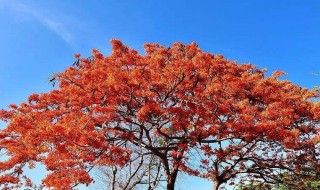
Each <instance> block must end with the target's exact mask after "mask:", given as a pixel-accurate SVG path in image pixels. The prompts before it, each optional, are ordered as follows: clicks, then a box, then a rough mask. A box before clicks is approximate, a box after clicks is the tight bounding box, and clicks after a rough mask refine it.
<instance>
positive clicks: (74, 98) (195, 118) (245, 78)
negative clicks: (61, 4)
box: [0, 40, 320, 190]
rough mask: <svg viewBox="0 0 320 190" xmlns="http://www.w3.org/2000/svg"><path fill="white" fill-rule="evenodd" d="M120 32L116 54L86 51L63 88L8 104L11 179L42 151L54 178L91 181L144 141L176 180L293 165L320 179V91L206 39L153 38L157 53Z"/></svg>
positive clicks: (5, 171)
mask: <svg viewBox="0 0 320 190" xmlns="http://www.w3.org/2000/svg"><path fill="white" fill-rule="evenodd" d="M111 43H112V45H113V49H112V54H111V55H110V56H107V57H105V56H103V55H102V54H101V53H99V52H98V51H97V50H93V57H92V58H89V59H86V58H80V55H78V54H77V55H76V58H77V61H76V62H75V65H74V66H71V67H69V68H68V69H66V70H65V71H64V72H61V73H58V74H56V75H55V76H54V77H53V79H52V81H57V82H58V83H59V88H58V89H56V90H52V91H50V92H48V93H43V94H33V95H31V96H30V97H29V99H28V101H27V102H25V103H22V104H21V105H20V106H17V105H10V110H2V111H1V112H0V118H1V119H2V120H3V121H5V122H7V126H6V128H4V129H3V130H1V132H0V138H1V140H0V148H1V150H2V151H3V152H5V154H6V155H7V159H6V160H5V161H2V162H0V171H1V176H0V183H1V184H2V185H3V187H15V188H16V187H19V186H21V185H22V184H21V183H22V182H23V181H24V180H23V178H22V174H23V169H24V167H25V166H27V165H29V166H30V167H32V166H33V165H34V163H35V162H39V163H42V164H44V165H45V166H46V169H47V170H48V171H49V174H48V175H47V176H45V178H44V179H43V184H44V185H45V186H46V187H53V188H55V189H70V188H72V187H75V186H76V185H78V184H87V185H89V184H90V183H92V181H93V179H92V177H91V176H90V175H89V171H90V170H91V169H92V168H94V167H101V166H102V167H104V166H109V167H111V168H114V170H112V171H115V168H119V167H120V168H122V167H124V168H128V167H129V168H130V163H131V161H132V160H133V159H134V158H135V157H134V155H135V153H134V151H136V150H139V149H141V151H140V152H143V153H147V154H148V155H152V159H153V158H155V159H156V160H158V161H159V163H161V165H160V166H161V167H162V170H163V173H164V175H165V179H166V188H167V189H168V190H173V189H174V186H175V182H176V179H177V175H178V173H179V172H180V171H183V172H185V173H187V174H189V175H194V176H199V177H204V178H207V179H210V180H213V181H214V184H215V186H214V189H218V188H219V187H220V186H221V185H222V184H225V183H226V182H231V183H234V182H233V181H232V180H234V179H236V178H240V180H241V181H246V180H253V179H262V180H263V181H265V182H267V183H272V182H274V180H276V179H275V176H276V175H278V174H281V172H282V171H285V172H294V173H295V174H296V175H299V176H301V177H304V178H309V177H314V178H316V179H319V175H318V173H313V172H312V171H320V168H319V152H317V150H316V146H317V144H319V126H318V123H317V122H318V120H319V118H320V104H319V102H313V101H312V98H315V97H318V93H317V91H309V90H307V89H304V88H301V87H299V86H297V85H294V84H292V83H291V82H289V81H280V80H279V79H278V78H279V76H281V75H282V74H283V73H282V72H279V71H277V72H275V73H274V74H273V75H272V76H270V77H265V76H264V73H265V71H263V70H259V69H257V68H256V67H254V66H252V65H250V64H242V65H239V64H237V63H236V62H233V61H229V60H227V59H224V58H223V57H222V56H219V55H218V56H214V55H213V54H210V53H205V52H203V51H201V50H200V49H199V48H198V46H197V45H196V44H195V43H192V44H189V45H183V44H181V43H174V44H173V46H172V47H169V48H166V47H163V46H160V45H158V44H146V45H145V50H146V55H140V54H139V53H138V52H137V51H135V50H133V49H130V48H128V47H126V46H124V45H123V44H122V43H121V42H120V41H119V40H112V41H111ZM158 161H157V162H158ZM311 168H312V169H313V170H310V169H311ZM314 169H316V170H314ZM241 177H242V178H241ZM138 178H139V177H138ZM25 181H26V182H29V180H25ZM26 185H28V184H26Z"/></svg>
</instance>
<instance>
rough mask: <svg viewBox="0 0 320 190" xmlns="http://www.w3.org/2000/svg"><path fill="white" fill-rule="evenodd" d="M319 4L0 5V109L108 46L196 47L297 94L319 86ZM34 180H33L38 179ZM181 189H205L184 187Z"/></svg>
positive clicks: (83, 1)
mask: <svg viewBox="0 0 320 190" xmlns="http://www.w3.org/2000/svg"><path fill="white" fill-rule="evenodd" d="M319 10H320V1H317V0H304V1H292V0H281V1H279V0H277V1H276V0H259V1H257V0H246V1H237V0H233V1H230V0H220V1H217V0H212V1H209V0H207V1H201V0H198V1H191V0H176V1H172V0H171V1H170V0H162V1H152V0H139V1H138V0H126V1H125V0H122V1H120V0H107V1H98V0H91V1H87V0H77V1H75V0H68V1H54V0H47V1H36V0H20V1H19V0H0V58H1V60H0V66H1V67H0V76H1V78H0V108H5V107H6V106H7V105H8V104H10V103H20V102H22V101H24V100H26V98H27V97H28V95H30V94H31V93H34V92H38V93H40V92H46V91H48V90H50V89H52V86H51V85H50V84H49V83H48V77H49V76H50V75H52V74H53V73H55V72H59V71H62V70H64V69H65V68H67V67H68V66H69V65H71V64H72V63H73V61H74V58H73V54H74V53H81V54H82V55H84V56H89V55H90V52H91V49H92V48H96V49H99V50H100V51H101V52H103V53H104V54H109V53H110V44H109V40H110V39H112V38H118V39H121V40H122V41H123V43H125V44H127V45H129V46H130V47H132V48H135V49H137V50H138V51H139V52H143V49H142V45H143V43H145V42H157V43H160V44H162V45H165V46H169V45H171V44H172V43H173V42H175V41H180V42H184V43H190V42H193V41H195V42H197V43H198V44H199V45H200V47H201V48H202V49H203V50H204V51H207V52H213V53H214V54H223V55H224V56H225V57H226V58H228V59H230V60H237V61H238V62H239V63H252V64H254V65H257V66H258V67H259V68H268V70H269V71H270V72H272V71H274V70H283V71H286V72H287V73H288V75H286V76H285V77H284V78H286V79H289V80H291V81H293V82H294V83H296V84H299V85H302V86H303V87H307V88H312V87H313V86H318V85H319V81H320V80H319V79H320V76H317V75H313V74H312V73H316V72H320V64H319V59H320V11H319ZM38 173H39V172H38ZM183 183H184V185H183V186H185V187H184V188H183V189H186V190H189V189H190V190H191V189H195V187H197V188H198V189H211V183H208V182H206V181H202V180H197V179H196V180H195V179H192V180H190V179H185V180H184V182H183Z"/></svg>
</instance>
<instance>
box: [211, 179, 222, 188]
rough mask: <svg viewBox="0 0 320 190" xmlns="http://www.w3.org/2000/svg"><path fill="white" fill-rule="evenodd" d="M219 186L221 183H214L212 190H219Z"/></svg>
mask: <svg viewBox="0 0 320 190" xmlns="http://www.w3.org/2000/svg"><path fill="white" fill-rule="evenodd" d="M220 185H221V183H219V182H217V181H214V184H213V188H212V190H219V187H220Z"/></svg>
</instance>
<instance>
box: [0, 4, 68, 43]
mask: <svg viewBox="0 0 320 190" xmlns="http://www.w3.org/2000/svg"><path fill="white" fill-rule="evenodd" d="M0 9H7V10H10V11H12V12H13V13H14V14H16V15H17V16H19V17H20V18H21V19H25V17H28V18H32V19H35V20H36V21H38V22H39V23H41V24H42V25H43V26H45V27H46V28H48V29H50V30H51V31H52V32H54V33H55V34H57V35H58V36H59V37H60V38H61V39H63V40H64V41H65V42H66V43H68V44H70V43H71V42H72V41H73V38H74V37H73V35H72V33H71V32H70V31H69V30H68V23H66V20H64V19H62V18H61V15H60V18H59V19H58V18H54V17H52V16H49V15H46V14H44V13H43V12H40V11H39V10H37V9H35V8H34V7H32V6H30V5H27V4H24V3H21V2H17V1H14V0H0Z"/></svg>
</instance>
